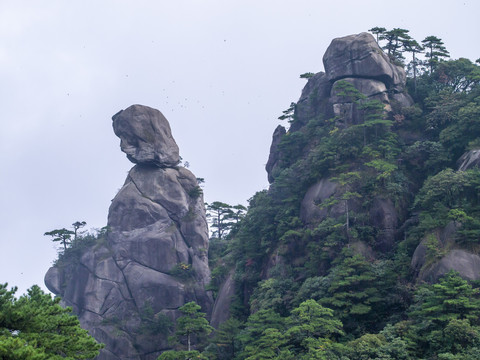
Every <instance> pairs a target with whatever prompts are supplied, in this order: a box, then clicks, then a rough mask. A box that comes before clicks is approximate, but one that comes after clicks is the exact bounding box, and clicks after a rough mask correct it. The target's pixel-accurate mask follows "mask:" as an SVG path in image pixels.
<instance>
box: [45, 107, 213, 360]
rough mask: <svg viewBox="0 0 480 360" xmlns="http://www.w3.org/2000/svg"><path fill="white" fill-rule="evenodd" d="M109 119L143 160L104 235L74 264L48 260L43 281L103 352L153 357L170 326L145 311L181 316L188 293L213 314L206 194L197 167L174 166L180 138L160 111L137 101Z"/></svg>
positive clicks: (114, 356)
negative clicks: (158, 325) (152, 327)
mask: <svg viewBox="0 0 480 360" xmlns="http://www.w3.org/2000/svg"><path fill="white" fill-rule="evenodd" d="M113 127H114V130H115V133H116V134H117V135H118V136H119V137H120V138H121V139H122V141H121V147H122V150H123V151H124V152H126V153H127V157H128V158H129V159H130V160H132V161H133V162H135V163H136V164H137V165H135V166H134V167H133V168H132V169H131V170H130V172H129V174H128V176H127V179H126V181H125V183H124V185H123V186H122V188H121V189H120V191H119V192H118V194H117V195H116V196H115V198H114V199H113V201H112V204H111V205H110V209H109V214H108V233H107V236H106V239H103V240H102V242H100V243H98V244H95V245H94V246H92V247H91V248H88V249H87V250H86V251H85V252H83V254H82V256H81V257H80V259H79V262H78V264H77V265H75V264H64V265H65V266H57V267H53V268H51V269H50V270H49V271H48V272H47V274H46V276H45V283H46V285H47V287H48V288H49V289H50V290H51V291H52V292H54V293H55V294H58V295H60V296H61V297H62V298H63V301H64V303H65V305H68V306H72V307H73V309H74V312H75V313H76V314H77V315H78V317H79V320H80V323H81V324H82V326H83V327H84V328H86V329H88V330H89V331H90V333H91V334H92V335H93V336H94V337H95V338H96V339H97V340H98V341H100V342H103V343H105V349H103V350H102V351H101V354H100V355H99V357H98V359H99V360H120V359H122V360H124V359H128V360H140V359H150V358H151V359H156V357H157V356H158V355H159V354H160V352H161V351H163V350H166V349H168V341H167V335H166V333H162V332H158V331H157V332H151V331H149V330H148V329H149V327H148V326H146V323H145V321H153V322H154V321H155V318H158V317H161V316H167V317H169V318H171V319H172V320H175V318H176V317H178V316H179V312H178V310H177V309H178V308H179V307H180V306H182V305H184V304H185V303H186V302H189V301H196V302H197V303H198V304H199V305H201V306H202V310H203V311H205V312H207V314H209V315H210V314H211V310H212V306H213V299H212V296H211V294H210V293H209V292H207V291H206V290H205V285H207V284H208V283H209V281H210V270H209V267H208V259H207V253H208V228H207V222H206V217H205V207H204V202H203V196H202V193H201V191H200V190H199V187H198V182H197V179H196V177H195V176H194V175H193V174H192V173H191V172H190V171H189V170H187V169H185V168H182V167H177V166H176V165H177V163H178V159H179V158H178V147H177V145H176V144H175V141H174V140H173V138H172V135H171V132H170V126H169V124H168V122H167V120H166V119H165V118H164V117H163V115H161V113H160V112H159V111H157V110H155V109H151V108H148V107H145V106H140V105H133V106H131V107H129V108H128V109H126V110H124V111H122V112H120V113H118V114H116V115H115V116H114V117H113ZM146 314H149V316H151V317H152V318H151V319H145V316H146ZM147 325H148V324H147Z"/></svg>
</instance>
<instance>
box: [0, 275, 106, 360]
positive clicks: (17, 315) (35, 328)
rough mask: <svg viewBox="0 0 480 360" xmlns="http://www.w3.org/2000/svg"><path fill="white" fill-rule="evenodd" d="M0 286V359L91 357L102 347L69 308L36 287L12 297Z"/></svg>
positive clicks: (70, 358) (71, 358)
mask: <svg viewBox="0 0 480 360" xmlns="http://www.w3.org/2000/svg"><path fill="white" fill-rule="evenodd" d="M15 292H16V288H13V289H11V290H8V289H7V284H4V285H0V358H1V359H4V360H24V359H31V360H47V359H48V360H56V359H58V360H60V359H68V360H74V359H92V358H94V357H95V356H96V355H98V353H99V350H100V349H101V348H102V347H103V345H102V344H98V343H97V342H96V341H95V339H94V338H92V337H91V336H89V335H88V332H87V331H86V330H84V329H82V328H81V327H80V324H79V322H78V319H77V317H76V316H74V315H72V314H71V311H72V309H71V308H63V307H61V306H60V305H59V302H60V298H56V299H52V297H51V296H50V295H48V294H45V293H43V291H42V290H41V289H40V288H39V287H38V286H36V285H35V286H33V287H32V288H30V289H29V290H28V292H27V294H26V295H22V296H20V297H19V298H18V299H17V298H15V296H14V295H15Z"/></svg>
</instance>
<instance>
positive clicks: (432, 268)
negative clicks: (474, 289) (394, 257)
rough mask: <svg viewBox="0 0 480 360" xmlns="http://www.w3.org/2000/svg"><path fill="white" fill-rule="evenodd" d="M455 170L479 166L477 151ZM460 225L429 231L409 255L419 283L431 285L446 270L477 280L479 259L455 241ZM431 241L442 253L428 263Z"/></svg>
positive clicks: (459, 161)
mask: <svg viewBox="0 0 480 360" xmlns="http://www.w3.org/2000/svg"><path fill="white" fill-rule="evenodd" d="M457 165H458V171H466V170H469V169H473V168H475V167H480V150H479V149H475V150H470V151H467V152H466V153H465V154H463V155H462V156H461V157H460V159H458V161H457ZM461 226H462V225H461V224H458V225H455V223H454V222H453V221H452V222H450V223H449V224H448V225H447V226H445V227H444V228H441V229H437V230H436V231H433V232H431V233H430V234H428V235H427V237H426V238H425V239H423V240H422V241H421V242H420V244H419V245H418V246H417V248H416V249H415V252H414V253H413V257H412V262H411V268H412V270H413V271H414V272H415V273H416V274H417V279H418V280H420V281H427V282H435V281H437V280H438V278H440V277H441V276H443V275H445V274H446V273H447V272H449V271H450V270H455V271H457V272H458V273H459V274H460V276H462V277H463V278H464V279H468V280H479V279H480V256H478V255H477V254H474V253H472V252H471V251H469V250H468V249H462V246H461V245H460V244H457V243H456V242H455V236H456V233H457V230H458V229H459V228H461ZM429 236H430V238H433V239H434V240H435V241H436V243H437V244H438V245H437V246H438V248H439V249H441V251H442V256H441V257H440V258H437V259H435V260H433V261H432V260H430V261H429V254H428V250H427V238H428V237H429Z"/></svg>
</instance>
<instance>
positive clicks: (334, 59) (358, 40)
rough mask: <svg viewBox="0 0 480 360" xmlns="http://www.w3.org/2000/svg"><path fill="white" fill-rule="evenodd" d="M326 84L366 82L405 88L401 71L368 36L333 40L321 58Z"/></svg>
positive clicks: (372, 38) (358, 35) (366, 34)
mask: <svg viewBox="0 0 480 360" xmlns="http://www.w3.org/2000/svg"><path fill="white" fill-rule="evenodd" d="M323 64H324V65H325V73H326V74H327V78H328V79H329V80H330V81H335V80H339V79H343V78H349V77H352V78H366V79H375V80H380V81H381V82H383V83H384V84H385V85H386V86H387V87H388V88H395V87H400V88H402V87H403V86H404V85H405V81H406V76H405V72H404V70H403V68H401V67H399V66H396V65H394V64H392V63H391V62H390V61H389V59H388V56H387V55H386V54H385V53H384V52H383V51H382V50H381V49H380V47H379V46H378V44H377V42H376V41H375V38H374V37H373V36H372V35H371V34H369V33H365V32H364V33H360V34H357V35H349V36H345V37H341V38H337V39H334V40H333V41H332V43H331V44H330V46H329V47H328V49H327V51H326V52H325V55H324V56H323Z"/></svg>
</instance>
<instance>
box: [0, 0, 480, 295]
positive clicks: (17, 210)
mask: <svg viewBox="0 0 480 360" xmlns="http://www.w3.org/2000/svg"><path fill="white" fill-rule="evenodd" d="M478 14H480V2H479V1H478V0H448V1H447V0H422V1H418V0H415V1H412V0H403V1H397V2H387V1H384V0H382V1H368V0H364V1H357V0H348V1H347V0H336V1H320V0H316V1H313V0H311V1H310V0H295V1H281V0H265V1H262V0H202V1H200V0H198V1H194V0H175V1H171V0H168V1H167V0H157V1H154V0H151V1H142V0H135V1H133V0H132V1H126V0H125V1H122V0H95V1H89V0H68V1H67V0H62V1H60V0H58V1H55V0H44V1H33V0H32V1H25V0H0V103H1V116H0V125H1V128H0V129H1V130H0V166H1V176H0V199H1V200H0V201H1V206H0V255H1V261H0V283H4V282H8V283H9V285H10V286H14V285H16V286H18V287H19V294H21V293H23V292H25V290H26V289H27V288H28V287H30V286H31V285H33V284H38V285H40V286H42V287H43V288H45V286H44V284H43V276H44V274H45V272H46V271H47V269H48V268H49V266H50V265H51V263H52V261H53V260H54V259H55V257H56V250H55V248H54V246H53V244H52V243H51V241H50V239H49V238H47V237H44V236H43V233H44V232H46V231H49V230H52V229H56V228H62V227H69V226H70V224H72V223H73V222H75V221H77V220H81V221H82V220H84V221H86V222H87V228H92V227H93V228H99V227H102V226H104V225H106V219H107V213H108V207H109V205H110V201H111V199H112V198H113V197H114V196H115V193H116V192H117V191H118V189H119V188H120V187H121V186H122V184H123V182H124V180H125V177H126V175H127V171H128V170H129V169H130V168H131V167H132V166H133V165H132V164H131V163H130V162H129V161H128V160H127V159H126V157H125V155H124V154H123V153H121V152H120V148H119V139H118V138H117V137H116V136H115V135H114V133H113V130H112V127H111V116H112V115H113V114H115V113H116V112H117V111H119V110H120V109H124V108H126V107H128V106H129V105H131V104H135V103H138V104H143V105H148V106H151V107H154V108H157V109H159V110H160V111H162V112H163V114H164V115H165V116H166V117H167V119H168V120H169V122H170V125H171V127H172V131H173V136H174V137H175V139H176V141H177V143H178V145H179V147H180V154H181V156H182V157H183V159H184V160H186V161H188V162H189V163H190V169H191V170H192V171H193V172H194V174H195V175H196V176H197V177H203V178H205V180H206V185H205V188H204V192H205V199H206V201H208V202H212V201H215V200H220V201H224V202H227V203H231V204H237V203H243V204H246V201H247V199H248V198H250V197H251V196H252V195H253V194H254V193H255V192H256V191H259V190H262V189H264V188H266V187H267V185H268V184H267V176H266V173H265V170H264V166H265V163H266V161H267V158H268V151H269V147H270V141H271V135H272V133H273V130H274V129H275V127H276V126H277V124H278V123H279V120H277V117H278V116H279V115H281V113H282V110H285V109H286V108H288V106H289V104H290V103H291V102H292V101H297V100H298V98H299V96H300V92H301V89H302V87H303V86H304V84H305V81H304V80H301V79H299V75H300V74H302V73H304V72H318V71H321V70H323V64H322V56H323V54H324V52H325V50H326V48H327V47H328V45H329V43H330V41H331V40H332V39H333V38H335V37H340V36H345V35H349V34H354V33H359V32H362V31H367V30H368V29H369V28H371V27H373V26H383V27H386V28H388V29H391V28H394V27H402V28H406V29H410V33H411V35H412V36H413V37H414V38H416V39H417V40H419V41H420V40H422V39H423V38H425V37H426V36H428V35H436V36H438V37H440V38H442V39H443V40H444V42H445V45H446V47H447V49H448V50H449V51H450V53H451V55H452V57H453V58H458V57H467V58H469V59H471V60H475V59H477V58H479V57H480V49H479V42H478V36H479V35H480V31H479V30H480V25H479V24H480V22H479V21H478Z"/></svg>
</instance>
